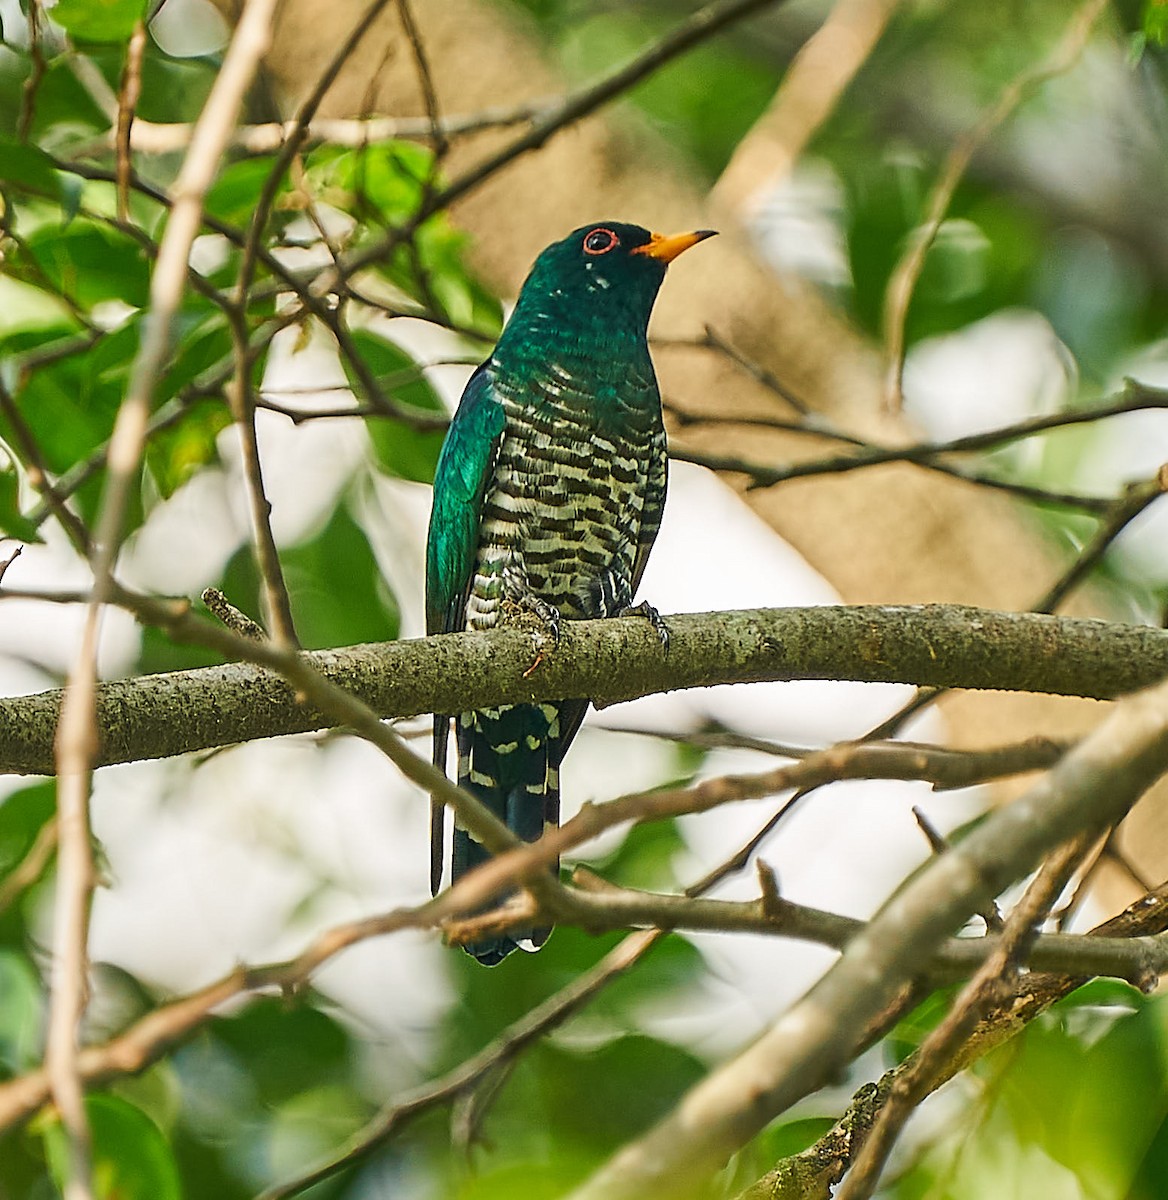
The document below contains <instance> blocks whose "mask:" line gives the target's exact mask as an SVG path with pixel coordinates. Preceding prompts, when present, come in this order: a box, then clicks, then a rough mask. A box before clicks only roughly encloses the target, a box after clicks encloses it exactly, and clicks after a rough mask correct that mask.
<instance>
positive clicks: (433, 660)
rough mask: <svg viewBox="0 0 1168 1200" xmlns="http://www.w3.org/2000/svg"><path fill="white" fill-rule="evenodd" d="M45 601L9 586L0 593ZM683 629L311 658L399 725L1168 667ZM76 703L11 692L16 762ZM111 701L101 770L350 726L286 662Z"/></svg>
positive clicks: (10, 750)
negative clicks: (302, 694)
mask: <svg viewBox="0 0 1168 1200" xmlns="http://www.w3.org/2000/svg"><path fill="white" fill-rule="evenodd" d="M30 595H31V594H30V593H26V592H17V591H13V590H9V589H2V590H0V598H2V597H5V596H11V597H18V596H19V597H22V598H28V597H29V596H30ZM49 598H55V599H64V600H76V599H82V598H83V597H80V596H75V595H68V596H55V597H49ZM140 611H141V610H140ZM159 613H161V614H164V615H159ZM146 616H147V619H150V620H152V621H154V622H155V623H159V624H163V625H166V624H168V623H173V624H175V625H177V624H178V623H180V622H182V623H183V628H182V637H183V638H184V640H187V641H193V642H197V643H198V644H201V645H204V646H207V647H210V648H212V649H215V650H216V651H217V652H220V653H222V652H223V645H224V644H225V643H226V644H228V645H230V644H231V643H230V639H229V637H228V635H227V634H226V633H225V631H222V630H219V629H218V628H216V627H214V626H211V625H210V624H208V623H206V622H200V621H198V620H197V619H195V618H194V617H193V616H191V614H190V612H189V608H188V606H187V604H186V603H185V602H162V601H156V602H153V608H152V612H151V613H148V614H146ZM668 625H669V630H670V647H669V652H668V654H666V653H664V652H663V651H662V649H661V646H660V643H659V642H658V640H657V638H656V637H655V636H654V635H653V632H652V630H650V629H649V628H648V627H647V625H646V623H645V622H643V621H638V620H635V619H632V618H626V619H619V620H608V621H579V622H576V621H573V622H568V623H566V624H565V626H564V631H563V635H562V638H561V641H560V645H559V646H558V647H556V648H555V649H545V654H544V660H543V662H542V663H541V664H540V666H539V669H538V670H536V671H534V672H532V673H531V674H530V675H528V674H527V672H528V670H529V668H530V667H531V665H532V662H533V660H534V659H535V657H536V654H537V647H536V644H535V643H536V639H537V638H538V636H539V635H538V632H536V631H534V630H533V631H532V632H528V630H527V629H526V628H524V627H521V626H517V627H515V628H508V629H503V630H495V631H492V632H490V633H459V634H444V635H440V636H437V637H430V638H420V639H416V640H408V641H401V642H387V643H373V644H369V645H363V646H352V647H346V648H342V649H336V650H319V651H315V652H312V653H311V654H308V655H307V656H306V657H307V659H308V661H309V662H310V663H311V664H312V665H313V666H314V667H316V669H317V670H319V671H320V672H321V674H323V675H324V676H325V677H326V678H327V679H329V680H330V681H331V682H333V683H336V684H338V685H340V686H341V687H343V688H345V690H347V691H348V692H350V693H351V694H352V695H354V696H355V697H357V698H359V699H361V700H362V701H364V702H365V703H367V704H368V705H370V706H371V707H372V708H373V709H374V710H375V711H376V712H377V713H378V714H379V715H380V716H381V717H388V718H397V717H406V716H414V715H417V714H419V713H428V712H435V711H436V712H461V711H463V710H464V709H466V708H487V707H491V706H493V705H497V704H509V703H523V702H532V701H536V700H546V699H558V698H563V697H572V696H588V697H591V698H592V699H593V700H594V701H595V702H596V703H597V705H598V707H603V706H605V705H607V704H612V703H616V702H618V701H622V700H631V699H634V698H636V697H638V696H646V695H651V694H655V693H658V692H665V691H672V690H674V689H678V688H693V687H710V686H712V685H715V684H722V683H753V682H760V681H766V680H790V679H850V680H859V681H864V682H884V683H913V684H918V685H931V686H945V687H962V688H992V689H999V690H1006V691H1033V692H1042V693H1048V694H1054V695H1068V696H1086V697H1093V698H1095V699H1111V698H1114V697H1116V696H1119V695H1123V694H1125V693H1127V692H1132V691H1136V690H1137V689H1138V688H1140V687H1144V686H1147V685H1148V684H1150V683H1152V682H1155V681H1157V680H1159V679H1160V678H1162V677H1163V676H1164V675H1165V674H1168V633H1165V632H1164V631H1163V630H1160V629H1154V628H1149V627H1143V626H1134V625H1122V624H1118V623H1109V622H1104V621H1089V620H1077V619H1071V618H1066V617H1052V616H1046V615H1038V614H1030V613H1005V612H994V611H991V610H988V609H978V608H969V607H964V606H959V605H921V606H905V607H891V606H890V607H878V606H871V607H868V606H862V607H842V606H841V607H836V606H824V607H815V608H785V609H747V610H739V611H732V612H721V613H699V614H681V615H678V616H673V617H670V618H668ZM60 704H61V693H60V692H59V691H57V690H53V691H48V692H41V693H38V694H36V695H32V696H17V697H11V698H7V699H3V700H0V772H8V773H23V774H42V775H44V774H51V773H52V772H53V755H52V742H53V737H54V734H55V730H56V724H57V717H58V712H59V709H60ZM97 709H98V728H99V734H100V739H99V740H100V747H99V749H98V752H97V756H96V758H95V759H94V762H95V764H96V765H99V766H104V765H109V764H111V763H119V762H130V761H134V760H138V759H149V758H166V757H169V756H172V755H175V754H184V753H188V752H190V751H193V750H204V749H208V748H210V747H214V746H225V745H230V744H232V743H234V742H243V741H251V740H253V739H255V738H261V737H275V736H279V735H283V734H289V733H304V732H307V731H309V730H315V729H326V728H332V727H334V726H335V721H332V720H330V719H329V718H328V717H326V716H324V715H322V714H321V713H320V712H318V711H316V710H315V709H313V708H312V707H310V706H307V705H306V704H304V703H303V702H302V701H301V700H300V699H298V697H297V694H296V690H295V688H293V687H292V686H291V685H290V684H288V683H287V682H286V681H285V680H284V679H283V678H281V676H280V675H279V674H278V673H277V672H276V671H273V670H269V669H266V668H262V667H256V666H252V665H248V664H243V663H229V664H227V665H224V666H218V667H204V668H200V669H198V670H194V671H178V672H172V673H170V674H165V675H148V676H142V677H139V678H134V679H124V680H117V681H113V682H109V683H104V684H101V685H100V686H99V688H98V696H97Z"/></svg>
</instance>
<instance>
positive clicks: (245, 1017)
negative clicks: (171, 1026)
mask: <svg viewBox="0 0 1168 1200" xmlns="http://www.w3.org/2000/svg"><path fill="white" fill-rule="evenodd" d="M214 1033H215V1036H216V1038H217V1040H218V1041H219V1043H221V1044H222V1045H223V1046H226V1047H228V1048H229V1049H230V1050H231V1051H232V1052H233V1053H234V1054H235V1055H236V1056H237V1058H238V1060H239V1061H240V1062H242V1063H244V1064H246V1067H247V1078H248V1080H249V1082H250V1084H251V1085H252V1086H253V1087H254V1088H255V1089H256V1093H257V1096H258V1098H259V1101H260V1103H261V1104H262V1105H263V1106H265V1107H275V1106H277V1105H282V1104H285V1103H287V1102H288V1101H290V1100H291V1099H293V1098H294V1097H296V1096H298V1095H300V1094H301V1093H305V1092H314V1091H315V1090H316V1089H318V1088H324V1087H327V1086H330V1085H333V1086H335V1085H337V1084H340V1083H343V1082H344V1081H345V1080H346V1079H347V1077H348V1072H349V1069H350V1067H351V1052H352V1047H351V1044H350V1038H349V1035H348V1033H347V1032H346V1031H345V1029H344V1027H343V1026H342V1025H340V1024H339V1023H338V1022H337V1021H335V1020H334V1019H333V1018H332V1017H330V1016H328V1015H327V1014H325V1013H323V1012H321V1011H320V1010H319V1009H317V1008H313V1007H311V1005H309V1004H297V1005H295V1006H294V1007H289V1006H288V1004H287V1002H286V1001H285V1000H283V999H279V998H276V997H265V998H264V999H262V1000H257V1001H256V1002H255V1003H254V1004H250V1005H248V1007H247V1008H245V1009H244V1010H243V1011H242V1012H241V1013H239V1014H238V1015H237V1016H234V1017H231V1018H228V1019H224V1020H221V1021H217V1022H216V1023H215V1026H214ZM291 1047H295V1053H290V1048H291Z"/></svg>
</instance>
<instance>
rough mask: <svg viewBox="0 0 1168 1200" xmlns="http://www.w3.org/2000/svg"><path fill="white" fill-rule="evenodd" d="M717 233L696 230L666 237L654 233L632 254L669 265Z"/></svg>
mask: <svg viewBox="0 0 1168 1200" xmlns="http://www.w3.org/2000/svg"><path fill="white" fill-rule="evenodd" d="M717 232H718V231H717V230H716V229H698V230H696V231H695V232H693V233H671V234H668V235H666V234H662V233H655V234H653V235H652V237H650V239H649V240H648V242H646V243H645V245H643V246H638V247H637V248H636V249H635V250H633V251H632V253H633V254H645V255H648V257H649V258H655V259H656V260H657V261H658V262H662V263H671V262H673V260H674V259H675V258H676V257H677V256H678V255H679V254H681V253H682V252H683V251H685V250H688V249H689V248H690V246H696V245H697V244H698V242H704V241H705V240H706V238H711V237H713V236H714V235H715V234H716V233H717Z"/></svg>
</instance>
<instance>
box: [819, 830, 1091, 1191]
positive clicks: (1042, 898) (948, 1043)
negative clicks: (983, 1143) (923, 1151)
mask: <svg viewBox="0 0 1168 1200" xmlns="http://www.w3.org/2000/svg"><path fill="white" fill-rule="evenodd" d="M1093 840H1094V838H1093V837H1091V836H1084V837H1079V838H1076V839H1075V840H1073V841H1071V842H1069V843H1068V844H1067V845H1065V846H1063V847H1062V848H1061V849H1059V850H1057V851H1055V853H1054V854H1052V855H1051V856H1050V858H1049V859H1048V860H1047V861H1046V863H1045V864H1044V865H1043V867H1042V870H1041V871H1039V873H1038V876H1037V878H1036V879H1035V880H1034V881H1033V883H1031V885H1030V886H1029V887H1028V888H1027V889H1026V893H1025V895H1023V897H1022V899H1021V900H1020V901H1019V902H1018V903H1017V905H1015V907H1014V909H1013V911H1012V912H1011V913H1010V915H1009V917H1008V918H1007V919H1006V924H1005V927H1004V928H1003V930H1002V936H1001V938H1000V940H999V942H998V945H997V947H996V948H995V950H994V951H993V953H992V954H990V956H989V957H988V958H987V959H986V960H985V962H984V963H983V964H982V966H981V967H980V968H979V969H978V971H977V973H976V974H975V975H974V977H973V978H972V979H971V980H970V981H969V983H968V984H967V985H966V987H965V988H964V989H963V990H962V992H961V995H960V996H958V997H957V1000H956V1001H955V1002H954V1004H953V1007H952V1008H951V1009H950V1010H949V1012H948V1013H947V1014H946V1015H945V1017H944V1019H943V1020H942V1021H941V1022H940V1024H939V1025H937V1026H936V1028H935V1029H933V1030H931V1031H930V1033H929V1035H928V1036H927V1037H926V1038H925V1040H924V1041H923V1042H922V1043H921V1046H920V1049H919V1050H918V1051H917V1053H916V1055H915V1057H914V1060H913V1062H912V1064H911V1066H910V1067H909V1068H908V1069H907V1070H906V1071H904V1072H903V1073H902V1074H901V1075H899V1076H898V1077H897V1079H896V1082H895V1083H894V1084H893V1085H892V1087H891V1089H890V1090H889V1094H888V1098H887V1100H886V1101H885V1103H884V1107H883V1108H882V1109H881V1111H880V1115H879V1117H877V1119H876V1122H875V1124H874V1125H873V1126H872V1129H871V1131H870V1133H869V1135H868V1137H867V1140H866V1141H865V1143H864V1148H863V1150H861V1151H860V1155H859V1158H857V1159H856V1162H855V1165H854V1166H853V1167H852V1169H851V1171H850V1172H849V1173H848V1175H847V1177H846V1178H845V1179H844V1183H843V1187H841V1188H840V1189H839V1191H838V1192H837V1193H836V1200H868V1197H870V1196H871V1195H872V1192H873V1190H874V1189H875V1187H876V1182H877V1180H878V1179H879V1176H880V1172H881V1170H882V1169H883V1167H884V1164H885V1162H886V1161H887V1159H888V1155H889V1153H890V1152H891V1150H892V1147H893V1145H894V1144H895V1142H896V1139H897V1137H898V1136H899V1134H900V1131H901V1129H902V1128H903V1127H904V1123H905V1121H907V1120H908V1118H909V1116H910V1114H911V1113H912V1111H913V1110H914V1109H915V1108H916V1106H917V1105H918V1104H920V1102H921V1101H922V1100H923V1099H924V1098H925V1097H926V1096H927V1095H928V1094H929V1092H931V1091H932V1090H933V1087H934V1080H935V1079H936V1078H937V1077H938V1076H939V1075H940V1074H941V1073H942V1071H943V1070H944V1065H945V1063H946V1061H947V1060H948V1059H949V1058H951V1057H952V1055H953V1054H954V1052H955V1051H956V1049H957V1047H958V1046H959V1045H960V1044H961V1043H962V1042H964V1041H965V1040H966V1039H967V1038H968V1037H969V1035H970V1034H971V1033H972V1032H973V1029H974V1026H975V1024H976V1023H977V1021H978V1019H979V1018H980V1017H981V1016H982V1015H983V1014H984V1012H985V1011H986V1009H987V1008H988V1006H989V1004H990V1002H991V1000H992V999H993V996H994V994H995V993H997V992H999V991H1000V990H1001V989H1003V988H1004V987H1006V986H1009V985H1010V984H1012V983H1013V979H1012V978H1011V976H1012V975H1013V974H1014V973H1016V972H1017V969H1018V967H1019V966H1020V965H1021V962H1022V960H1023V958H1024V956H1025V953H1026V948H1027V946H1028V945H1029V944H1030V943H1031V942H1032V941H1033V940H1034V938H1035V937H1036V935H1037V929H1038V926H1039V925H1040V924H1041V923H1042V921H1043V919H1044V918H1045V917H1046V915H1047V913H1049V911H1050V909H1051V907H1052V905H1053V904H1054V903H1055V901H1056V900H1057V899H1058V898H1059V896H1060V895H1061V893H1062V891H1063V888H1065V887H1066V885H1067V882H1068V880H1069V879H1070V877H1071V876H1072V874H1074V871H1075V869H1076V868H1077V867H1078V865H1079V863H1080V861H1081V860H1082V858H1083V855H1084V854H1086V852H1087V851H1088V849H1090V845H1091V843H1092V841H1093Z"/></svg>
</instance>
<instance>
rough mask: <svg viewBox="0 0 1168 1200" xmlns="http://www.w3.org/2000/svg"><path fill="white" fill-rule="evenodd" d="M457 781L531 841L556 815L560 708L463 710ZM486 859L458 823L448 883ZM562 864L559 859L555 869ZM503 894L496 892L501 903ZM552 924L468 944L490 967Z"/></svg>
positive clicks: (532, 944) (541, 936) (532, 943)
mask: <svg viewBox="0 0 1168 1200" xmlns="http://www.w3.org/2000/svg"><path fill="white" fill-rule="evenodd" d="M455 728H456V731H457V740H458V782H459V783H460V784H461V785H462V786H463V787H464V788H466V789H467V790H468V791H469V792H472V793H473V794H474V795H475V796H477V797H478V798H479V799H480V800H481V801H482V802H483V803H484V804H485V805H487V807H488V808H489V809H490V810H491V811H492V812H493V813H494V814H495V815H496V816H497V817H499V819H500V820H502V821H504V822H505V823H506V825H507V828H508V829H510V830H511V831H512V832H513V833H515V834H517V835H518V836H519V837H521V838H523V839H524V841H528V842H534V841H535V840H536V838H538V837H539V836H540V835H541V834H542V833H543V831H544V829H545V828H546V827H547V826H549V825H557V824H558V823H559V819H560V760H561V758H562V757H563V749H562V736H561V735H562V730H561V723H560V706H559V705H558V704H514V705H507V706H505V707H501V708H491V709H483V710H480V711H477V712H465V713H462V714H461V715H460V716H459V717H458V720H457V722H456V726H455ZM488 858H490V854H489V852H488V851H487V850H486V849H484V847H483V846H481V845H480V844H479V843H478V842H476V841H475V840H474V838H472V837H471V835H470V834H469V833H468V832H467V831H466V830H465V829H461V828H459V827H458V825H457V823H456V824H455V829H454V856H453V865H452V868H451V881H452V882H454V883H457V882H458V880H459V879H460V878H461V877H462V876H463V875H465V874H466V873H467V871H470V870H472V869H473V868H474V867H477V866H478V865H479V864H480V863H482V862H485V861H486V860H487V859H488ZM558 869H559V863H558V862H557V863H555V864H553V866H552V870H553V871H556V870H558ZM506 898H507V896H506V894H503V895H500V896H496V897H495V899H494V902H493V903H494V904H501V903H503V901H505V900H506ZM550 933H551V929H550V928H540V929H532V930H529V931H520V930H516V931H513V932H512V933H510V934H501V935H500V936H498V937H495V938H490V939H488V940H485V941H482V942H475V943H472V944H470V945H468V946H466V947H465V949H466V951H467V953H468V954H472V955H474V957H475V958H477V959H478V960H479V962H481V963H483V964H485V965H487V966H494V965H495V964H496V963H498V962H502V960H503V959H504V958H506V957H507V955H508V954H510V953H511V951H512V950H514V949H516V947H522V948H523V949H532V950H538V949H539V947H540V946H542V945H543V943H544V942H545V941H547V938H548V935H549V934H550Z"/></svg>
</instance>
